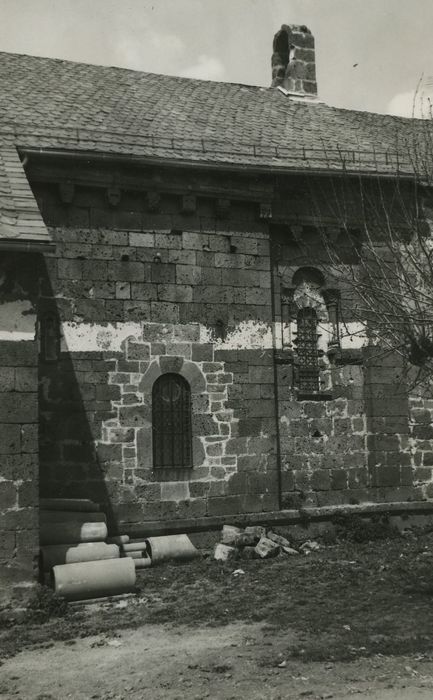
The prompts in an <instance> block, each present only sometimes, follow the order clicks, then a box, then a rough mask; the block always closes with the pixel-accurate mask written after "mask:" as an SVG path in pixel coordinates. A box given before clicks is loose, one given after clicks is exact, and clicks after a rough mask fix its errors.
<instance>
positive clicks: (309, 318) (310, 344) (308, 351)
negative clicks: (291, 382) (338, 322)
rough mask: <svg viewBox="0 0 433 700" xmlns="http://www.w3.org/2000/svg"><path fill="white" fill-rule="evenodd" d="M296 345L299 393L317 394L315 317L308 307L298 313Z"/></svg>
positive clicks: (317, 362)
mask: <svg viewBox="0 0 433 700" xmlns="http://www.w3.org/2000/svg"><path fill="white" fill-rule="evenodd" d="M296 345H297V348H296V350H297V355H298V368H299V375H298V387H299V393H301V394H310V393H314V392H317V391H319V353H318V347H317V315H316V312H315V311H314V309H312V308H311V307H310V306H307V307H305V308H303V309H300V311H298V316H297V338H296Z"/></svg>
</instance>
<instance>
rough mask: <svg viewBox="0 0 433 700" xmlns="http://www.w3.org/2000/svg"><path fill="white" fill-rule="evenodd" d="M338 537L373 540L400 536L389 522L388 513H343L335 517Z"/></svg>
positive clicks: (365, 540) (359, 541)
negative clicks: (365, 516)
mask: <svg viewBox="0 0 433 700" xmlns="http://www.w3.org/2000/svg"><path fill="white" fill-rule="evenodd" d="M333 523H334V525H335V527H336V531H337V537H338V539H343V540H348V541H349V542H358V543H363V542H373V541H374V540H385V539H389V538H391V537H398V532H397V530H396V529H395V528H393V527H392V526H391V524H390V522H389V518H388V516H387V515H380V514H376V515H371V516H369V517H368V518H363V517H362V516H360V515H341V516H336V517H335V518H334V519H333Z"/></svg>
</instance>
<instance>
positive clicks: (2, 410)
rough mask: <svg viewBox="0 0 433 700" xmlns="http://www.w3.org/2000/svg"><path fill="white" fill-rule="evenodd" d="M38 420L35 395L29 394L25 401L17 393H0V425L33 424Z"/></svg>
mask: <svg viewBox="0 0 433 700" xmlns="http://www.w3.org/2000/svg"><path fill="white" fill-rule="evenodd" d="M37 420H38V401H37V395H36V393H29V394H27V395H26V398H25V400H23V396H22V395H21V394H20V393H18V392H7V393H0V424H1V423H35V422H37Z"/></svg>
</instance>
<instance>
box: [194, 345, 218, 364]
mask: <svg viewBox="0 0 433 700" xmlns="http://www.w3.org/2000/svg"><path fill="white" fill-rule="evenodd" d="M191 347H192V355H191V359H192V360H193V362H212V360H213V352H214V346H213V345H211V344H210V343H206V344H199V343H192V346H191Z"/></svg>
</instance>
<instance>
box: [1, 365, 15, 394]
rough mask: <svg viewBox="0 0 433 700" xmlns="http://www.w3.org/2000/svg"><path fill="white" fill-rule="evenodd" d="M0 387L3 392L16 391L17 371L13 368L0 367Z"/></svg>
mask: <svg viewBox="0 0 433 700" xmlns="http://www.w3.org/2000/svg"><path fill="white" fill-rule="evenodd" d="M0 387H1V389H2V391H14V389H15V369H14V368H13V367H0Z"/></svg>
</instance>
